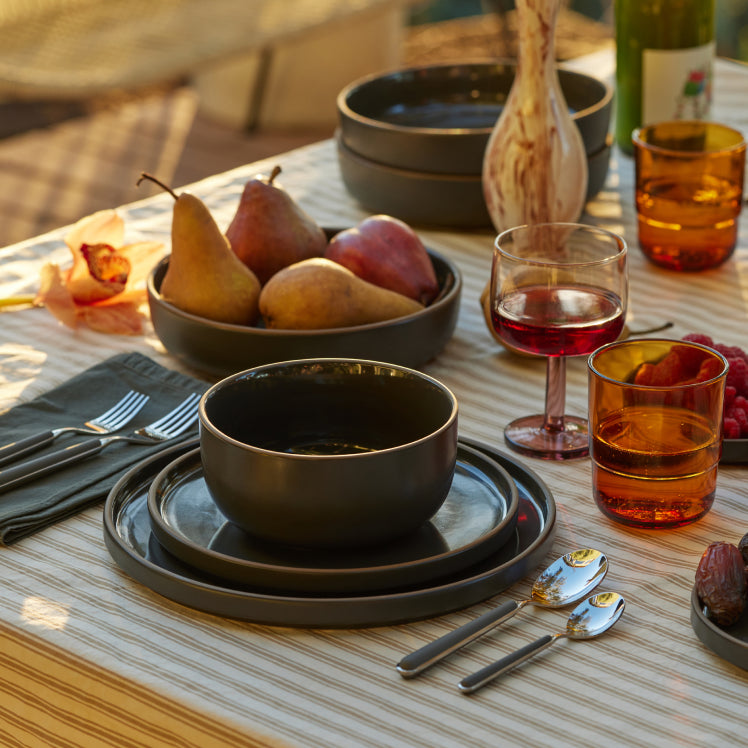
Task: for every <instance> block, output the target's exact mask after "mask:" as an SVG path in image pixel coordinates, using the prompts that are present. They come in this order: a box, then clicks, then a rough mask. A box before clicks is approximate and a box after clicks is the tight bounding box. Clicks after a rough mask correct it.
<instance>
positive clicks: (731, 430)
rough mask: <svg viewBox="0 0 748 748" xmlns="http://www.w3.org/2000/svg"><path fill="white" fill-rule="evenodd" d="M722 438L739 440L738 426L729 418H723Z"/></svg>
mask: <svg viewBox="0 0 748 748" xmlns="http://www.w3.org/2000/svg"><path fill="white" fill-rule="evenodd" d="M722 427H723V431H724V433H723V436H724V438H725V439H740V424H739V423H738V422H737V421H736V420H735V419H734V418H730V417H729V416H725V417H724V419H723V421H722Z"/></svg>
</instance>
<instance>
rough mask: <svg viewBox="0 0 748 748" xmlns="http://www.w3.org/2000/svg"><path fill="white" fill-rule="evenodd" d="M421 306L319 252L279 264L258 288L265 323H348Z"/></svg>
mask: <svg viewBox="0 0 748 748" xmlns="http://www.w3.org/2000/svg"><path fill="white" fill-rule="evenodd" d="M423 308H424V307H423V304H421V303H420V302H418V301H415V300H414V299H410V298H408V297H407V296H404V295H403V294H400V293H397V292H396V291H390V290H389V289H386V288H382V287H381V286H375V285H374V284H373V283H369V282H368V281H365V280H363V279H361V278H359V277H358V276H357V275H355V274H354V273H352V272H351V271H350V270H348V268H346V267H343V266H342V265H339V264H338V263H337V262H333V261H332V260H328V259H325V258H323V257H313V258H310V259H308V260H302V261H301V262H297V263H295V264H293V265H289V266H288V267H285V268H283V270H279V271H278V272H277V273H276V274H275V275H274V276H273V277H272V278H271V279H270V280H269V281H268V282H267V283H266V284H265V286H264V287H263V289H262V293H261V294H260V314H261V315H262V318H263V319H264V320H265V325H266V326H267V327H270V328H276V329H289V330H321V329H326V328H331V327H353V326H355V325H365V324H368V323H370V322H381V321H383V320H387V319H394V318H395V317H403V316H405V315H406V314H412V313H413V312H417V311H419V310H421V309H423Z"/></svg>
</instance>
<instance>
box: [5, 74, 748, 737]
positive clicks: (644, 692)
mask: <svg viewBox="0 0 748 748" xmlns="http://www.w3.org/2000/svg"><path fill="white" fill-rule="evenodd" d="M590 69H592V70H594V71H596V72H599V71H600V70H601V69H602V68H601V67H599V66H598V65H597V63H596V64H595V65H593V66H592V67H591V68H590ZM717 72H718V76H717V80H716V86H715V96H716V101H715V108H714V116H715V118H718V119H721V120H723V121H725V122H730V123H732V124H734V125H737V126H739V127H741V128H742V129H743V131H744V132H745V131H748V108H746V103H747V102H748V70H746V69H745V68H741V67H739V66H737V65H732V64H729V63H720V64H719V66H718V68H717ZM276 162H278V163H281V164H282V166H283V182H284V184H285V186H286V188H287V189H288V190H289V191H290V192H291V193H292V195H293V196H294V197H295V198H296V199H297V200H298V201H299V202H300V203H301V204H302V205H303V206H304V207H305V208H306V209H307V210H308V211H309V212H310V213H311V214H312V215H313V216H314V217H315V218H316V219H317V220H318V221H319V222H320V223H322V224H324V225H328V226H344V225H350V224H353V223H354V222H356V221H357V220H359V219H361V218H362V217H363V216H364V215H365V213H364V212H363V211H362V210H360V209H359V208H358V207H357V206H356V205H355V203H354V202H353V201H352V200H351V198H350V197H349V196H348V195H347V193H346V191H345V189H344V187H343V185H342V183H341V180H340V176H339V173H338V169H337V165H336V156H335V151H334V146H333V143H332V142H330V141H326V142H322V143H319V144H316V145H313V146H311V147H307V148H304V149H301V150H298V151H294V152H291V153H288V154H284V155H282V156H279V157H278V158H274V159H270V160H268V161H266V162H262V163H258V164H252V165H248V166H247V167H244V168H240V169H237V170H235V171H232V172H228V173H225V174H220V175H218V176H215V177H213V178H210V179H208V180H205V181H203V182H200V183H198V184H197V185H194V186H193V191H195V192H196V193H197V194H199V195H200V196H202V197H203V198H204V199H205V201H206V202H207V203H208V205H209V206H210V208H211V209H212V210H213V211H214V212H215V215H216V217H217V218H218V220H219V223H221V224H222V225H223V226H224V227H225V226H226V225H227V223H228V221H229V220H230V218H231V216H232V215H233V211H234V209H235V207H236V204H237V200H238V198H239V194H240V192H241V189H242V187H243V185H244V183H245V181H246V180H247V179H248V178H249V177H250V176H252V175H253V174H255V173H257V172H268V171H269V170H270V168H271V167H272V166H273V165H274V164H275V163H276ZM632 181H633V166H632V162H631V161H630V160H629V159H626V158H624V157H621V156H620V155H618V154H614V157H613V160H612V164H611V171H610V175H609V178H608V182H607V186H606V188H605V190H604V191H603V192H602V193H601V194H600V195H599V196H598V197H597V199H596V200H595V201H594V202H593V203H592V204H590V205H589V206H588V215H587V216H585V220H586V221H588V222H592V223H596V224H599V225H601V226H604V227H606V228H609V229H612V230H613V231H616V232H620V233H622V234H623V235H624V236H625V237H626V238H627V239H628V240H629V242H630V243H631V245H632V251H631V255H630V261H631V262H630V273H631V324H632V325H637V326H638V325H642V326H644V325H648V324H650V323H656V322H663V321H666V320H667V321H672V322H673V323H674V325H675V326H674V327H673V329H672V330H671V333H672V335H673V336H680V335H683V334H685V333H687V332H691V331H694V332H705V333H710V334H712V335H713V336H714V337H715V338H717V339H719V340H720V341H723V342H725V343H728V344H733V345H742V346H745V345H746V344H747V343H748V338H747V336H746V322H747V321H748V220H746V218H745V216H744V220H743V225H742V229H741V238H740V244H739V248H738V250H737V252H736V254H735V256H734V258H733V259H731V260H730V261H729V262H728V263H727V264H726V265H725V266H723V267H721V268H719V269H717V270H713V271H710V272H705V273H700V274H693V275H689V274H675V273H671V272H665V271H662V270H658V269H656V268H654V267H653V266H652V265H650V264H648V263H647V262H646V261H645V260H644V258H643V257H642V255H641V253H640V252H639V250H638V248H637V246H636V236H635V231H634V208H633V187H632ZM171 207H172V200H171V198H170V197H169V196H167V195H163V196H157V197H155V198H149V199H148V200H145V201H143V202H140V203H136V204H133V205H130V206H125V207H123V208H122V209H121V213H122V215H123V217H124V218H125V220H126V224H127V232H128V239H132V240H136V239H139V238H145V237H147V238H161V239H164V240H167V241H168V236H169V226H170V215H171ZM63 233H64V232H62V231H57V232H53V233H51V234H47V235H45V236H42V237H38V238H36V239H34V240H31V241H27V242H24V243H21V244H17V245H14V246H11V247H8V248H6V249H3V250H0V296H7V295H9V294H12V293H19V292H28V291H30V290H33V289H34V288H35V285H36V282H37V281H36V278H37V276H38V271H39V267H40V266H41V264H42V263H43V262H45V261H49V260H53V261H58V262H61V263H65V262H66V261H67V254H68V253H67V250H66V248H65V247H64V245H63V244H62V242H61V237H62V235H63ZM421 233H422V236H423V237H424V239H425V241H426V243H427V244H428V245H429V246H431V247H433V248H434V249H436V250H437V251H439V252H442V253H444V254H446V255H448V256H449V257H451V258H452V259H453V260H454V261H455V262H456V263H457V264H458V265H459V267H460V268H461V270H462V272H463V274H464V291H463V299H462V307H461V310H460V317H459V321H458V325H457V329H456V332H455V335H454V338H453V339H452V340H451V342H450V343H449V344H448V346H447V347H446V349H445V350H444V352H443V353H442V354H441V355H440V356H439V357H438V359H437V360H436V361H434V362H433V363H431V364H430V365H428V366H427V367H426V370H427V371H428V373H430V374H432V375H433V376H435V377H437V378H439V379H441V380H442V381H443V382H445V383H446V384H447V385H448V386H449V387H451V388H452V389H453V390H454V391H455V393H456V394H457V396H458V398H459V402H460V425H461V430H462V433H463V434H464V435H466V436H471V437H475V438H477V439H480V440H483V441H488V442H490V443H493V444H496V445H497V446H498V447H500V448H502V449H503V441H502V436H501V432H502V428H503V426H504V425H505V424H506V423H507V422H508V421H509V420H510V419H512V418H514V417H516V416H519V415H523V414H526V413H527V412H528V410H529V409H533V408H535V409H537V408H540V407H541V405H542V398H543V386H544V376H545V370H544V364H543V363H542V362H541V361H535V360H529V359H525V358H519V357H515V356H512V355H510V354H508V353H507V352H505V351H504V350H503V349H502V348H501V347H500V346H499V345H498V344H497V343H495V342H494V341H493V339H492V338H491V336H490V335H489V333H488V331H487V329H486V327H485V325H484V322H483V318H482V315H481V311H480V309H479V304H478V297H479V294H480V292H481V290H482V288H483V285H484V283H485V281H486V278H487V276H488V269H489V264H490V254H491V246H492V239H493V237H492V235H490V234H489V233H480V232H479V233H457V232H453V231H423V232H421ZM132 349H135V350H140V351H142V352H144V353H146V354H148V355H150V356H152V357H153V358H154V359H156V360H157V361H159V362H161V363H163V364H165V365H167V366H171V367H173V368H179V367H178V364H177V363H176V362H175V361H174V360H172V359H171V358H170V357H169V356H168V355H166V354H165V353H164V351H163V350H162V349H161V347H160V344H159V342H158V341H157V339H156V338H155V337H154V335H153V334H152V333H151V332H150V331H148V332H147V334H146V335H145V336H143V337H138V338H120V337H108V336H103V335H100V334H96V333H93V332H89V331H86V330H81V331H79V332H76V333H73V332H71V331H69V330H68V329H66V328H62V327H60V326H59V325H58V324H57V323H56V322H55V321H54V320H53V319H52V317H51V315H49V314H48V313H47V312H46V311H45V310H43V309H27V310H22V311H14V312H10V313H5V314H2V315H0V409H2V408H6V407H10V406H13V405H14V404H16V403H19V402H24V401H27V400H29V399H31V398H33V397H34V396H36V395H38V394H40V393H42V392H44V391H45V390H47V389H49V388H51V387H53V386H55V385H57V384H59V383H61V382H62V381H64V380H65V379H67V378H68V377H70V376H71V375H73V374H75V373H77V372H79V371H81V370H83V369H84V368H86V367H88V366H90V365H92V364H93V363H95V362H97V361H100V360H101V359H103V358H104V357H107V356H109V355H111V354H113V353H116V352H120V351H126V350H132ZM586 391H587V388H586V372H585V363H584V361H583V360H572V361H570V364H569V371H568V396H567V410H568V411H569V412H571V413H577V414H584V413H585V410H586ZM530 462H531V464H530V467H531V468H533V469H534V470H535V471H536V472H537V473H538V474H539V475H540V476H541V477H542V478H543V479H544V480H545V481H546V482H547V484H548V485H549V486H550V487H551V489H552V491H553V493H554V496H555V500H556V502H557V507H558V519H557V532H556V537H555V540H554V544H553V548H552V550H551V552H549V553H548V558H547V559H546V560H547V561H550V560H551V559H552V558H555V557H556V556H558V555H560V554H562V553H564V552H566V551H568V550H571V549H574V548H577V547H583V546H592V547H596V548H599V549H601V550H603V551H604V552H605V553H606V554H607V555H608V556H609V559H610V563H611V567H610V572H609V574H608V577H607V579H606V581H605V583H604V584H605V588H606V589H610V590H617V591H619V592H621V593H622V594H623V595H624V596H625V597H626V600H627V608H626V612H625V614H624V617H623V619H622V620H621V622H620V623H619V624H618V626H617V627H616V628H615V629H613V630H612V631H611V632H609V633H608V634H606V636H604V637H602V638H601V639H599V640H596V641H595V642H571V641H563V642H561V643H560V644H558V645H557V646H556V647H554V648H553V649H552V650H551V651H550V652H547V653H545V654H544V655H542V656H541V658H539V660H538V661H536V662H534V663H532V664H531V665H527V666H525V667H524V668H522V669H521V670H519V671H517V672H515V673H514V674H512V675H511V676H509V677H508V678H506V679H505V680H503V681H502V682H501V683H498V684H494V685H493V686H491V687H488V688H486V689H484V690H483V691H481V692H480V693H479V694H477V695H476V696H474V697H470V698H468V697H465V696H463V695H461V694H460V693H458V691H457V689H456V683H457V681H458V680H459V678H460V677H461V676H462V675H464V674H466V673H468V672H471V671H473V670H475V669H477V668H478V667H479V666H482V665H484V664H487V663H488V662H489V661H491V660H493V659H495V658H496V657H498V656H500V655H502V654H505V653H507V652H509V651H511V650H513V649H514V648H516V647H517V646H520V645H521V644H523V643H525V642H527V641H530V640H531V639H533V638H536V637H537V636H540V635H542V634H545V633H552V632H554V631H560V630H562V629H563V628H564V625H565V621H566V617H567V614H568V611H551V610H540V609H538V608H532V607H531V608H528V609H526V611H524V612H523V613H522V614H521V618H517V619H515V621H514V622H513V623H512V624H511V625H507V626H505V627H504V629H503V631H502V632H501V633H500V634H496V635H493V636H489V637H486V638H485V639H484V640H481V641H480V642H478V643H476V644H474V645H473V646H471V647H469V648H468V649H467V650H465V651H463V652H462V653H460V654H459V655H457V656H454V657H453V658H451V660H449V661H448V662H447V663H445V664H444V665H443V666H441V667H438V668H434V669H433V670H432V671H429V672H428V673H427V674H425V675H423V676H422V677H420V678H418V679H416V680H413V681H405V680H403V679H401V678H400V676H399V675H398V674H397V673H396V672H395V669H394V665H395V663H396V662H397V661H398V660H399V659H400V657H401V656H402V655H403V654H405V653H407V652H409V651H411V650H413V649H414V648H416V647H419V646H421V645H423V644H425V643H426V642H428V641H430V640H431V639H433V638H434V637H436V636H439V635H440V634H443V633H445V632H446V631H449V630H450V629H452V628H454V627H455V626H458V625H460V624H461V623H464V622H465V621H468V620H470V619H472V618H474V617H476V616H477V615H478V614H479V613H481V612H483V611H485V610H486V609H487V608H488V607H489V606H490V605H491V604H494V603H496V602H499V601H504V600H508V599H523V598H525V597H527V596H528V594H529V592H530V587H531V583H532V578H531V577H532V576H533V575H531V576H530V577H528V578H526V579H524V580H522V581H521V582H519V583H517V584H515V585H514V586H513V587H511V588H510V589H509V590H507V591H505V592H504V593H502V594H500V595H498V596H497V597H496V598H494V599H492V600H489V601H485V602H484V603H480V604H476V605H473V606H472V607H470V608H468V609H465V610H461V611H459V612H453V613H449V614H445V615H442V616H438V617H435V618H432V619H429V620H423V621H419V622H413V623H407V624H401V625H396V626H381V627H376V628H370V629H343V630H334V629H311V630H309V629H295V628H282V627H270V626H261V625H255V624H252V623H248V622H242V621H234V620H226V619H222V618H220V617H217V616H214V615H210V614H206V613H200V612H196V611H194V610H192V609H190V608H186V607H183V606H181V605H178V604H175V603H172V602H170V601H168V600H166V599H164V598H162V597H160V596H159V595H157V594H155V593H153V592H152V591H151V590H149V589H147V588H146V587H144V586H142V585H140V584H139V583H137V582H135V581H133V580H132V579H131V578H130V577H128V576H127V575H126V574H125V573H123V572H122V571H121V570H120V569H119V567H118V566H117V565H116V564H115V563H114V562H113V561H112V559H111V557H110V556H109V554H108V552H107V550H106V548H105V545H104V542H103V539H102V513H101V508H100V507H98V508H93V509H90V510H88V511H86V512H84V513H83V514H81V515H79V516H77V517H75V518H72V519H69V520H67V521H65V522H62V523H60V524H58V525H56V526H54V527H53V528H51V529H48V530H46V531H44V532H42V533H39V534H38V535H35V536H33V537H31V538H28V539H26V540H24V541H22V542H20V543H18V544H17V545H14V546H11V547H7V548H2V549H0V578H2V594H1V595H0V693H1V694H2V696H1V698H0V724H1V725H2V738H1V739H0V742H2V743H3V745H7V746H42V745H51V746H71V747H72V746H81V745H107V746H117V747H118V748H119V747H122V746H180V747H183V746H195V747H198V746H199V747H200V748H203V747H204V746H213V745H216V746H229V745H230V746H269V745H273V746H274V745H288V746H297V747H300V746H305V747H306V746H315V747H318V748H329V747H331V746H339V747H340V748H348V747H350V746H362V747H363V746H365V747H374V746H412V747H413V748H416V747H417V748H433V747H434V746H487V745H516V746H527V747H528V748H530V747H535V746H572V745H582V744H587V745H601V746H613V745H615V746H642V745H648V746H651V745H663V746H673V745H678V746H693V747H694V748H696V747H699V746H703V745H707V744H711V745H741V744H744V742H745V726H746V708H747V707H748V674H747V673H746V672H745V671H743V670H740V669H738V668H737V667H735V666H733V665H731V664H730V663H728V662H726V661H724V660H722V659H720V658H719V657H717V656H716V655H715V654H714V653H713V652H711V651H710V650H709V649H707V648H706V647H705V646H704V645H702V643H701V642H700V641H699V640H698V639H697V637H696V635H695V634H694V632H693V630H692V629H691V625H690V623H689V610H690V602H689V597H690V593H691V588H692V585H693V578H694V571H695V568H696V565H697V563H698V560H699V557H700V555H701V552H702V551H703V549H704V548H705V547H706V546H707V545H708V544H709V543H710V542H712V541H715V540H729V541H732V542H736V541H737V540H738V539H739V538H740V536H742V534H743V533H744V532H746V531H748V480H747V473H746V467H728V466H725V467H723V468H722V469H721V470H720V476H719V484H718V496H717V500H716V502H715V505H714V508H713V509H712V511H711V512H710V513H709V514H708V515H707V516H706V517H705V518H704V519H703V520H701V521H700V522H698V523H696V524H694V525H692V526H690V527H686V528H682V529H679V530H674V531H668V532H647V531H637V530H630V529H626V528H624V527H622V526H619V525H616V524H613V523H611V522H609V521H608V520H606V519H605V518H604V517H603V516H602V515H601V514H600V512H599V511H598V510H597V509H596V507H595V505H594V502H593V500H592V498H591V492H590V466H589V462H588V461H587V460H582V461H575V462H571V463H564V464H554V463H548V462H542V461H530Z"/></svg>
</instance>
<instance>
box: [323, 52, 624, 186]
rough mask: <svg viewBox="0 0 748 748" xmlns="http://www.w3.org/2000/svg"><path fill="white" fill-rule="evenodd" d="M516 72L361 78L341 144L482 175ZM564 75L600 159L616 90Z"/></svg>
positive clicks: (413, 166)
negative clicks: (488, 148)
mask: <svg viewBox="0 0 748 748" xmlns="http://www.w3.org/2000/svg"><path fill="white" fill-rule="evenodd" d="M515 71H516V63H515V62H513V61H502V60H499V61H496V62H475V63H466V64H462V65H428V66H425V67H414V68H406V69H404V70H398V71H394V72H390V73H385V74H383V75H372V76H368V77H366V78H362V79H359V80H357V81H354V82H353V83H351V84H349V85H348V86H346V87H345V88H344V89H343V90H342V91H341V92H340V93H339V94H338V97H337V109H338V120H339V123H340V137H341V140H342V142H343V143H344V144H345V146H346V147H347V148H348V149H349V150H351V151H353V152H354V153H357V154H359V155H360V156H362V157H364V158H367V159H369V160H371V161H375V162H378V163H380V164H389V165H390V166H396V167H398V168H400V169H405V170H412V171H422V172H431V173H437V174H467V175H479V174H480V173H481V170H482V165H483V153H484V151H485V149H486V144H487V143H488V138H489V136H490V134H491V131H492V129H493V127H494V125H495V123H496V120H497V119H498V117H499V115H500V114H501V110H502V109H503V107H504V103H505V102H506V98H507V96H508V95H509V90H510V89H511V87H512V82H513V81H514V75H515ZM558 76H559V82H560V84H561V90H562V92H563V94H564V98H565V99H566V102H567V104H568V105H569V109H570V110H571V113H572V118H573V120H574V121H575V122H576V124H577V127H578V128H579V131H580V133H581V135H582V140H583V141H584V145H585V151H586V153H588V154H591V153H597V152H598V151H600V150H601V149H602V148H603V146H604V145H605V140H606V137H607V135H608V130H609V125H610V116H611V112H612V108H613V89H612V87H611V86H610V85H608V84H607V83H605V82H604V81H601V80H598V79H597V78H593V77H592V76H589V75H585V74H584V73H577V72H573V71H571V70H565V69H563V68H558Z"/></svg>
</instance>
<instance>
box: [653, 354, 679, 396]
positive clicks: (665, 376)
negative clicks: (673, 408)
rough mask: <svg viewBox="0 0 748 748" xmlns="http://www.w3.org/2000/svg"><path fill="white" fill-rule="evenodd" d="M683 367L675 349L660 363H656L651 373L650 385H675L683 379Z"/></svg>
mask: <svg viewBox="0 0 748 748" xmlns="http://www.w3.org/2000/svg"><path fill="white" fill-rule="evenodd" d="M683 370H684V366H683V363H682V361H681V357H680V355H679V354H678V351H677V350H676V349H675V347H673V348H672V350H671V351H670V353H668V354H667V356H665V358H663V359H662V360H661V361H658V362H657V363H656V364H655V365H654V367H653V368H652V372H651V379H650V382H649V383H650V384H651V385H653V386H655V387H667V386H669V385H671V384H677V383H678V382H679V381H680V380H681V379H682V378H683Z"/></svg>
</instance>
